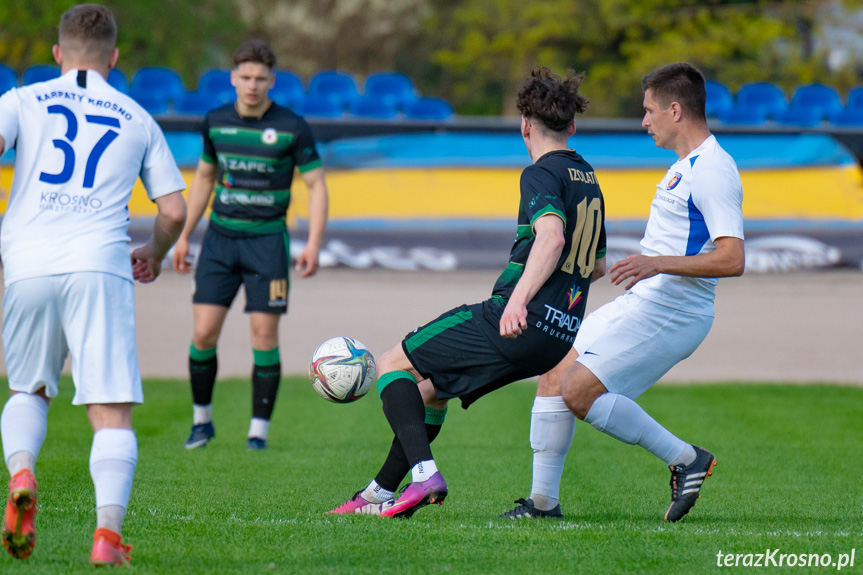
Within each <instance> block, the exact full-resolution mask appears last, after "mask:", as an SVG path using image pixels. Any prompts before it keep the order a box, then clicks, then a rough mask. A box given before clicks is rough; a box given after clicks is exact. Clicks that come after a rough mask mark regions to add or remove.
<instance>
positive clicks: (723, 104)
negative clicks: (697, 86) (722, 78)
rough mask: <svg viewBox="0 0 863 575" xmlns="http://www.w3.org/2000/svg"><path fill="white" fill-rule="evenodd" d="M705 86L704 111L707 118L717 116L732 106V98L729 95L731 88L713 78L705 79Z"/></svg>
mask: <svg viewBox="0 0 863 575" xmlns="http://www.w3.org/2000/svg"><path fill="white" fill-rule="evenodd" d="M705 88H706V89H707V102H706V105H705V111H706V112H707V117H708V118H717V117H719V116H720V115H721V114H722V113H724V112H725V111H726V110H730V109H731V108H733V107H734V98H733V97H732V95H731V90H729V89H728V88H727V87H726V86H725V84H721V83H719V82H717V81H715V80H707V82H706V85H705Z"/></svg>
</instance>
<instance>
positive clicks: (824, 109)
mask: <svg viewBox="0 0 863 575" xmlns="http://www.w3.org/2000/svg"><path fill="white" fill-rule="evenodd" d="M791 108H792V109H803V108H806V109H811V110H813V111H814V112H815V113H816V114H817V115H818V119H819V120H822V119H826V118H829V117H831V116H833V115H834V114H836V113H837V112H839V110H841V109H842V99H841V98H840V97H839V93H838V92H837V91H836V90H834V89H833V88H831V87H830V86H825V85H824V84H806V85H805V86H799V87H798V88H797V89H796V90H794V95H793V96H792V98H791Z"/></svg>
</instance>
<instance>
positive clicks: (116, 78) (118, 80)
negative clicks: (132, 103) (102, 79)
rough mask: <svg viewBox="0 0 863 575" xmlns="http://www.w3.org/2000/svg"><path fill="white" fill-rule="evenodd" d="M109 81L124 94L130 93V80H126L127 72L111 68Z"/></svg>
mask: <svg viewBox="0 0 863 575" xmlns="http://www.w3.org/2000/svg"><path fill="white" fill-rule="evenodd" d="M108 83H109V84H111V85H112V86H114V88H115V89H116V90H119V91H120V92H123V93H124V94H128V93H129V81H128V80H126V74H124V73H123V72H122V71H121V70H118V69H117V68H111V71H110V72H108Z"/></svg>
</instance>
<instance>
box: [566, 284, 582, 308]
mask: <svg viewBox="0 0 863 575" xmlns="http://www.w3.org/2000/svg"><path fill="white" fill-rule="evenodd" d="M566 295H567V296H568V297H569V306H568V307H567V308H566V309H567V310H571V309H572V308H574V307H575V304H577V303H578V302H580V301H581V290H580V289H579V288H578V286H575V285H574V286H572V287H571V288H569V291H568V292H566Z"/></svg>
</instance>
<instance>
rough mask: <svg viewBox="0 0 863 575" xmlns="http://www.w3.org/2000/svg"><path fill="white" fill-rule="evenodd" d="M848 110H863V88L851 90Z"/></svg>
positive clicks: (858, 87) (847, 105)
mask: <svg viewBox="0 0 863 575" xmlns="http://www.w3.org/2000/svg"><path fill="white" fill-rule="evenodd" d="M846 108H848V109H851V110H863V86H857V87H855V88H851V90H850V91H849V92H848V103H847V104H846Z"/></svg>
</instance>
